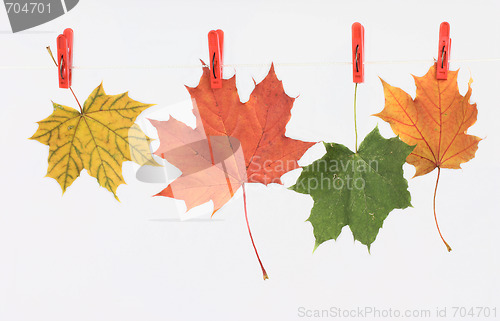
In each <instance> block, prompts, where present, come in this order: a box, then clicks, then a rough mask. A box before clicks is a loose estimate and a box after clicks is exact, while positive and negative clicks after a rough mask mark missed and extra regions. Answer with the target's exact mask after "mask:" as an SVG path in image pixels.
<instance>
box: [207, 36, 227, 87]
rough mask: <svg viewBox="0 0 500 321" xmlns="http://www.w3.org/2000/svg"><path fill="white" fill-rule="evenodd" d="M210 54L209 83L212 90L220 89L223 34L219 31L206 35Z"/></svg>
mask: <svg viewBox="0 0 500 321" xmlns="http://www.w3.org/2000/svg"><path fill="white" fill-rule="evenodd" d="M208 50H209V52H210V83H211V85H212V88H222V66H223V55H222V53H223V50H224V32H223V31H222V30H220V29H218V30H212V31H210V32H209V33H208Z"/></svg>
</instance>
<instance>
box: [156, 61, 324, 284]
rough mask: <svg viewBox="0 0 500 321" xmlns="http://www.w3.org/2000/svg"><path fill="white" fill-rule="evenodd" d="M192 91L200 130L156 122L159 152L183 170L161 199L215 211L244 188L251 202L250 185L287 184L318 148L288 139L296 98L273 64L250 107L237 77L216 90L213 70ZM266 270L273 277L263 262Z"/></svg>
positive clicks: (178, 123) (176, 122) (180, 124)
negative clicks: (307, 154)
mask: <svg viewBox="0 0 500 321" xmlns="http://www.w3.org/2000/svg"><path fill="white" fill-rule="evenodd" d="M186 88H187V90H188V91H189V93H190V95H191V97H192V100H193V106H194V109H193V113H194V115H195V117H196V128H195V129H191V128H190V127H188V126H186V125H184V124H183V123H181V122H179V121H177V120H175V119H173V118H170V119H169V120H168V121H154V120H151V123H152V125H153V126H155V127H156V129H157V130H158V136H159V138H160V147H159V148H158V150H157V151H156V152H155V154H156V155H158V156H160V157H162V158H164V159H166V160H167V161H169V162H170V163H172V164H173V165H174V166H176V167H178V168H179V169H180V170H181V171H182V175H181V176H180V177H179V178H177V179H176V180H175V181H173V182H172V183H171V184H170V185H169V186H168V187H167V188H165V189H164V190H163V191H161V192H160V193H159V194H157V195H159V196H166V197H172V198H176V199H180V200H184V201H185V203H186V207H187V209H188V210H189V209H191V208H192V207H195V206H198V205H200V204H203V203H206V202H208V201H210V200H211V201H212V202H213V204H214V211H213V213H215V212H216V211H217V210H219V209H220V208H221V207H222V206H223V205H224V204H226V203H227V202H228V201H229V200H230V199H231V197H232V196H233V195H234V193H235V192H236V191H237V190H238V189H239V187H243V198H244V201H245V204H246V194H245V189H244V183H262V184H265V185H267V184H269V183H277V184H281V180H280V177H281V176H282V175H283V174H284V173H286V172H288V171H291V170H293V169H296V168H299V165H298V164H297V160H298V159H300V157H302V155H303V154H304V153H305V152H306V150H307V149H308V148H309V147H311V146H312V145H314V144H315V143H309V142H303V141H300V140H296V139H292V138H289V137H286V136H285V127H286V124H287V123H288V121H289V120H290V117H291V113H290V111H291V108H292V106H293V102H294V98H291V97H289V96H288V95H286V94H285V92H284V89H283V85H282V82H281V81H280V80H278V78H277V77H276V74H275V72H274V67H273V66H272V65H271V68H270V70H269V73H268V75H267V76H266V77H265V78H264V80H262V82H260V83H259V84H255V88H254V90H253V92H252V94H251V95H250V99H249V100H248V101H247V102H246V103H242V102H241V101H240V98H239V95H238V92H237V89H236V78H235V76H233V77H231V78H230V79H223V80H222V88H220V89H212V88H211V85H210V71H209V69H208V68H207V67H203V74H202V76H201V79H200V83H199V84H198V86H196V87H194V88H191V87H186ZM213 213H212V215H213ZM245 217H246V205H245ZM247 225H248V219H247ZM249 232H250V229H249ZM250 237H251V232H250ZM252 243H253V239H252ZM253 245H254V248H255V244H253ZM256 254H257V251H256ZM257 258H259V257H258V254H257ZM259 263H261V262H260V258H259ZM261 267H262V270H263V274H264V278H267V274H266V272H265V270H264V268H263V266H262V263H261Z"/></svg>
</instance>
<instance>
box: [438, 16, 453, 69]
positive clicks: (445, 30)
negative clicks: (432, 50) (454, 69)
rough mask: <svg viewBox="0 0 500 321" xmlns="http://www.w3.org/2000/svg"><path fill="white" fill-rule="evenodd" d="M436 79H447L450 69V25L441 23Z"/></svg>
mask: <svg viewBox="0 0 500 321" xmlns="http://www.w3.org/2000/svg"><path fill="white" fill-rule="evenodd" d="M438 48H439V50H438V61H437V72H436V79H447V78H448V69H449V67H450V51H451V38H450V24H449V23H448V22H442V23H441V25H440V26H439V46H438Z"/></svg>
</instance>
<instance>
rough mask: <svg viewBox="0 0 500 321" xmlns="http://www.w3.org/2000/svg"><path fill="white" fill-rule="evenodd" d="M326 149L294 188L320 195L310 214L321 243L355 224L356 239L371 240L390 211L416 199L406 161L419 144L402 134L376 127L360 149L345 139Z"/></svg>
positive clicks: (405, 206) (367, 241)
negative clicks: (405, 171) (385, 135)
mask: <svg viewBox="0 0 500 321" xmlns="http://www.w3.org/2000/svg"><path fill="white" fill-rule="evenodd" d="M324 145H325V148H326V154H325V155H324V156H323V157H322V158H321V159H319V160H316V161H314V162H313V163H312V164H311V165H309V166H306V167H304V170H303V171H302V173H301V175H300V177H299V179H298V180H297V183H296V184H295V185H294V186H292V187H290V189H292V190H294V191H296V192H299V193H303V194H310V195H311V196H312V198H313V200H314V206H313V208H312V210H311V215H310V217H309V218H308V219H307V220H308V221H309V222H311V224H312V225H313V228H314V237H315V238H316V247H318V246H319V245H320V244H321V243H323V242H325V241H328V240H331V239H337V237H338V236H339V235H340V232H341V231H342V228H343V227H344V226H346V225H349V227H350V229H351V231H352V233H353V235H354V239H355V240H358V241H360V242H361V243H363V244H365V245H367V246H368V249H369V248H370V245H371V244H372V243H373V241H375V238H376V237H377V234H378V232H379V229H380V228H382V225H383V222H384V220H385V219H386V218H387V215H388V214H389V213H390V212H391V211H392V210H393V209H395V208H400V209H404V208H407V207H408V206H411V204H410V199H411V197H410V193H409V192H408V182H407V181H406V179H405V178H404V177H403V168H402V166H403V164H404V163H405V159H406V157H407V156H408V155H409V154H410V153H411V151H412V150H413V147H411V146H408V145H407V144H405V143H403V142H402V141H400V140H399V139H398V138H397V137H394V138H390V139H385V138H383V137H382V136H381V135H380V133H379V131H378V128H375V129H374V130H373V131H372V132H371V133H370V134H368V135H367V136H366V138H365V139H364V140H363V142H362V143H361V145H360V147H359V150H358V152H357V153H354V152H352V151H351V150H349V149H348V148H347V147H345V146H344V145H341V144H335V143H325V144H324Z"/></svg>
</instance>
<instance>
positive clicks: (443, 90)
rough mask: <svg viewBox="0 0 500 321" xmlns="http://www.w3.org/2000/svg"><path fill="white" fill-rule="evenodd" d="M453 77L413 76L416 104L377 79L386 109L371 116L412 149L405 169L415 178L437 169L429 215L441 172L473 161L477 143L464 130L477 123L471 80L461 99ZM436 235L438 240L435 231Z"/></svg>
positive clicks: (455, 73) (452, 73)
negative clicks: (388, 126) (408, 165)
mask: <svg viewBox="0 0 500 321" xmlns="http://www.w3.org/2000/svg"><path fill="white" fill-rule="evenodd" d="M457 76H458V71H449V73H448V79H446V80H437V79H436V65H435V64H434V65H433V66H432V67H431V68H430V69H429V71H428V72H427V74H426V75H425V76H423V77H416V76H414V77H413V78H414V79H415V85H416V87H417V95H416V97H415V99H412V98H411V96H410V95H408V94H407V93H406V92H404V91H403V90H401V89H400V88H396V87H393V86H391V85H389V84H387V83H386V82H385V81H383V80H382V84H383V86H384V94H385V107H384V109H383V110H382V112H380V113H378V114H376V115H375V116H378V117H380V118H382V119H383V120H385V121H386V122H388V123H389V124H390V125H391V128H392V130H393V131H394V133H396V134H397V135H399V137H400V138H401V140H403V141H404V142H406V143H408V144H410V145H416V147H415V149H414V150H413V152H412V153H411V154H410V155H409V156H408V158H407V159H406V161H407V162H408V163H409V164H412V165H413V166H415V169H416V173H415V176H420V175H424V174H427V173H429V172H431V171H433V170H434V169H435V168H436V167H437V168H438V179H437V180H436V188H435V192H434V216H436V215H435V199H436V190H437V185H438V182H439V174H440V170H441V168H453V169H457V168H461V167H460V164H462V163H465V162H468V161H469V160H471V159H472V158H474V156H475V153H476V150H477V148H478V143H479V141H480V140H481V138H479V137H476V136H473V135H468V134H467V129H468V128H469V127H470V126H472V125H473V124H474V123H475V122H476V119H477V107H476V104H471V103H470V96H471V94H472V89H471V83H472V79H470V80H469V84H468V90H467V93H466V94H465V96H462V95H461V94H460V92H459V90H458V82H457ZM436 225H437V219H436ZM438 230H439V226H438ZM439 234H440V235H441V232H440V231H439ZM441 238H443V237H442V235H441ZM443 242H444V243H445V244H446V246H447V248H448V251H451V247H450V246H449V245H448V244H447V243H446V241H444V239H443Z"/></svg>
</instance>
